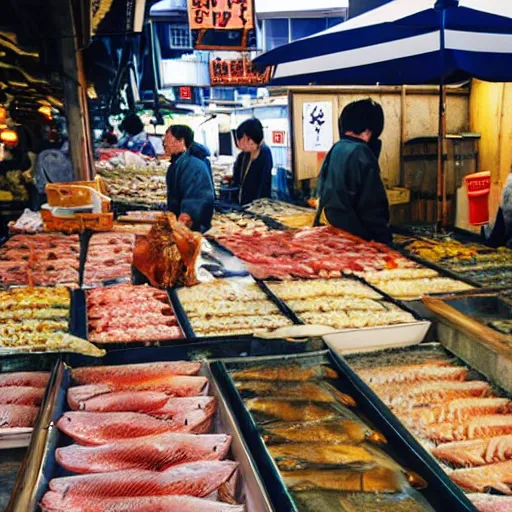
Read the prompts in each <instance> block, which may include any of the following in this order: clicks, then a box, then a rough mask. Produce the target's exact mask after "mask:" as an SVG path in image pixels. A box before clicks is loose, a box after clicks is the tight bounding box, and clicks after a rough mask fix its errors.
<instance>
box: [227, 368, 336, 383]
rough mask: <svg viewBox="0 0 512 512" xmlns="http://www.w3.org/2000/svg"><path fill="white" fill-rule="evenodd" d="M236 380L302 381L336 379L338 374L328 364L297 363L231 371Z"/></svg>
mask: <svg viewBox="0 0 512 512" xmlns="http://www.w3.org/2000/svg"><path fill="white" fill-rule="evenodd" d="M232 377H233V379H234V380H235V381H236V380H266V381H269V380H271V381H281V382H283V381H285V382H292V381H299V382H304V381H308V380H315V379H337V378H338V374H337V373H336V372H335V371H334V370H333V369H332V368H329V367H328V366H325V365H318V366H310V367H305V366H304V367H303V366H299V365H297V364H288V365H286V366H285V365H282V366H268V367H265V366H254V367H252V368H247V369H245V370H239V371H236V372H233V373H232Z"/></svg>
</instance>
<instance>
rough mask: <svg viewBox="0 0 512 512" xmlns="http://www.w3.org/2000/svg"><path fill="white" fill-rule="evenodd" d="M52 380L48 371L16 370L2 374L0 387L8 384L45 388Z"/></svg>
mask: <svg viewBox="0 0 512 512" xmlns="http://www.w3.org/2000/svg"><path fill="white" fill-rule="evenodd" d="M49 380H50V374H49V373H48V372H14V373H3V374H1V375H0V388H3V387H7V386H30V387H33V388H45V387H46V384H48V381H49Z"/></svg>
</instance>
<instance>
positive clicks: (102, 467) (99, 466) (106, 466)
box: [56, 433, 231, 473]
mask: <svg viewBox="0 0 512 512" xmlns="http://www.w3.org/2000/svg"><path fill="white" fill-rule="evenodd" d="M230 445H231V436H227V435H224V434H212V435H196V434H173V433H171V434H160V435H158V436H148V437H140V438H137V439H126V440H123V441H117V442H115V443H111V444H104V445H102V446H92V447H91V446H87V447H86V446H79V445H76V444H72V445H70V446H66V447H65V448H57V451H56V459H57V462H58V463H59V464H60V465H61V466H62V467H64V468H65V469H67V470H69V471H73V472H74V473H108V472H111V471H120V470H124V469H147V470H152V471H163V470H166V469H168V468H170V467H171V466H175V465H177V464H183V463H185V462H194V461H198V460H222V459H224V458H225V457H226V455H227V453H228V450H229V447H230Z"/></svg>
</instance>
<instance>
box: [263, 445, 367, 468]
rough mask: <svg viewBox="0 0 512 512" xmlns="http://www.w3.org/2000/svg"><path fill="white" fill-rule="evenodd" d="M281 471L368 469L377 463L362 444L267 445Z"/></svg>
mask: <svg viewBox="0 0 512 512" xmlns="http://www.w3.org/2000/svg"><path fill="white" fill-rule="evenodd" d="M268 450H269V452H270V455H271V456H272V458H273V459H274V460H275V461H276V464H277V466H278V467H279V469H281V470H282V471H295V470H298V469H307V468H317V469H319V468H336V467H338V468H341V467H351V468H356V469H370V468H372V467H375V466H376V465H377V461H376V459H375V457H374V456H373V455H372V453H371V452H370V451H369V450H368V449H367V448H365V447H364V446H362V445H353V444H338V445H335V444H328V443H316V444H312V443H284V444H278V445H271V446H269V447H268Z"/></svg>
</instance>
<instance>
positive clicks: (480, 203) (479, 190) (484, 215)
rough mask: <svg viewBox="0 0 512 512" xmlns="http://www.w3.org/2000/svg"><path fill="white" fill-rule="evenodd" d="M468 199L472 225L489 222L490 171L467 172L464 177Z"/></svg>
mask: <svg viewBox="0 0 512 512" xmlns="http://www.w3.org/2000/svg"><path fill="white" fill-rule="evenodd" d="M465 181H466V191H467V194H468V200H469V222H470V224H473V225H474V226H479V225H481V224H486V223H487V222H489V192H490V190H491V173H490V172H488V171H484V172H476V173H474V174H469V175H468V176H466V178H465Z"/></svg>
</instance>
